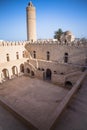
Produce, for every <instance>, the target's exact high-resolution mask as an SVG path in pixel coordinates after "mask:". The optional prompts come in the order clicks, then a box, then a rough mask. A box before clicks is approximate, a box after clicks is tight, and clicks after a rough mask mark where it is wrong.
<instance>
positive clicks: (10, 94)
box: [0, 76, 69, 130]
mask: <svg viewBox="0 0 87 130" xmlns="http://www.w3.org/2000/svg"><path fill="white" fill-rule="evenodd" d="M68 91H69V90H67V89H64V88H62V87H59V86H57V85H53V84H51V83H49V82H44V81H42V80H39V79H36V78H29V77H27V76H21V77H18V78H15V79H12V80H9V81H6V82H5V83H3V84H1V85H0V98H1V99H3V100H4V101H5V102H6V103H7V104H8V105H9V106H11V107H13V108H14V109H15V110H17V111H18V112H20V113H21V115H24V116H25V117H26V119H28V121H29V122H31V123H32V124H33V125H34V126H35V127H37V128H39V130H45V128H44V126H45V125H48V122H49V123H50V120H52V119H51V114H53V112H54V111H55V109H56V107H58V105H59V103H60V102H62V100H63V99H64V97H65V96H66V95H67V93H68Z"/></svg>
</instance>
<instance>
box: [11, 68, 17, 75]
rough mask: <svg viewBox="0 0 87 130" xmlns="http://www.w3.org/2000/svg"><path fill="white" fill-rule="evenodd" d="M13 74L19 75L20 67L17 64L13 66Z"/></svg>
mask: <svg viewBox="0 0 87 130" xmlns="http://www.w3.org/2000/svg"><path fill="white" fill-rule="evenodd" d="M12 74H13V75H14V76H18V68H17V66H13V67H12Z"/></svg>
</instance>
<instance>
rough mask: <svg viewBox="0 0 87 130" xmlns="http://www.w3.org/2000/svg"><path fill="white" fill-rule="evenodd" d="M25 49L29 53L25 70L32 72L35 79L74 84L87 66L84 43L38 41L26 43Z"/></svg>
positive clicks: (86, 47)
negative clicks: (48, 79)
mask: <svg viewBox="0 0 87 130" xmlns="http://www.w3.org/2000/svg"><path fill="white" fill-rule="evenodd" d="M25 48H26V49H27V50H28V52H29V63H27V64H26V65H25V66H26V68H29V71H30V70H32V71H34V73H35V75H36V76H37V77H39V78H41V79H47V78H50V80H51V81H52V82H54V83H59V84H65V82H66V81H70V82H72V83H73V84H74V83H75V82H76V80H77V78H78V77H79V75H80V73H82V70H83V69H84V67H85V66H86V64H87V43H86V42H84V43H82V42H81V41H76V40H75V41H73V42H70V43H68V42H67V43H65V42H58V41H53V40H51V41H47V40H45V41H44V40H43V41H41V40H39V41H37V42H33V43H31V42H30V43H27V44H26V45H25ZM48 52H49V53H48ZM66 54H67V55H66ZM32 65H33V66H32ZM47 73H49V74H47ZM47 75H48V76H47Z"/></svg>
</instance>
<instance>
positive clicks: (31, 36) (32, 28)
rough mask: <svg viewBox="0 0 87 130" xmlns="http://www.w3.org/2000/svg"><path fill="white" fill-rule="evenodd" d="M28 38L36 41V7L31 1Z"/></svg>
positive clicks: (28, 10) (28, 13)
mask: <svg viewBox="0 0 87 130" xmlns="http://www.w3.org/2000/svg"><path fill="white" fill-rule="evenodd" d="M26 13H27V40H28V41H36V9H35V7H34V6H33V4H32V2H31V1H30V2H29V4H28V6H27V8H26Z"/></svg>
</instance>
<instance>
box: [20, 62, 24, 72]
mask: <svg viewBox="0 0 87 130" xmlns="http://www.w3.org/2000/svg"><path fill="white" fill-rule="evenodd" d="M20 72H22V73H24V64H21V65H20Z"/></svg>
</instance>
